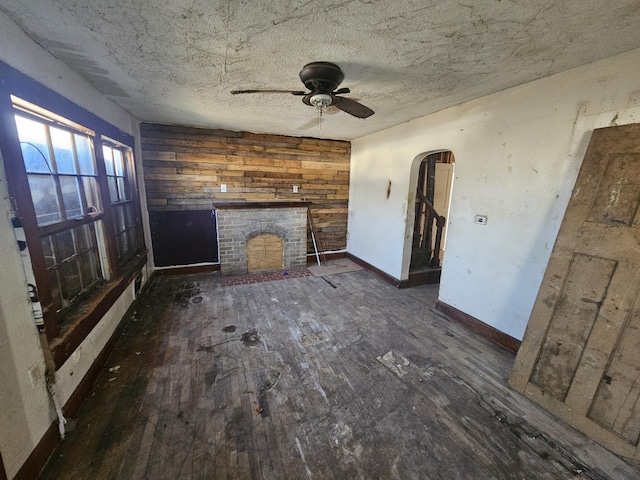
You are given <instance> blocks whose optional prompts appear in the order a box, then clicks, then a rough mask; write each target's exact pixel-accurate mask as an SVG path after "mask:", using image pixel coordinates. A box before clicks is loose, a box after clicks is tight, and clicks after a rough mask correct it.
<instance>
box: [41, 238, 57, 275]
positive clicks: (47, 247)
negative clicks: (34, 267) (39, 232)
mask: <svg viewBox="0 0 640 480" xmlns="http://www.w3.org/2000/svg"><path fill="white" fill-rule="evenodd" d="M42 253H43V255H44V264H45V266H46V267H47V268H50V267H53V266H54V265H55V264H56V257H55V255H54V253H53V245H52V244H51V237H44V238H43V239H42Z"/></svg>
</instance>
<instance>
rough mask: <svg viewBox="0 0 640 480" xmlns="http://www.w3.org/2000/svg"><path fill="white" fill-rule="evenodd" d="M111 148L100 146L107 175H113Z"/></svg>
mask: <svg viewBox="0 0 640 480" xmlns="http://www.w3.org/2000/svg"><path fill="white" fill-rule="evenodd" d="M111 152H113V150H112V149H111V148H109V147H107V146H106V145H103V146H102V155H103V156H104V166H105V168H106V169H107V175H115V170H114V169H113V154H112V153H111Z"/></svg>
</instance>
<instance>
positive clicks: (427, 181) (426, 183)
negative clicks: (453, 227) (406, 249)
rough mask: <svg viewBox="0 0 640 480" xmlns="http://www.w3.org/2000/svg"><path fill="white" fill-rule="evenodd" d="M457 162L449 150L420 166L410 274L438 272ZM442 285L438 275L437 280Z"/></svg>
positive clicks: (442, 254) (428, 157)
mask: <svg viewBox="0 0 640 480" xmlns="http://www.w3.org/2000/svg"><path fill="white" fill-rule="evenodd" d="M454 166H455V158H454V156H453V153H452V152H451V151H449V150H443V151H439V152H435V153H430V154H428V155H426V156H425V157H424V158H423V159H422V161H421V162H420V167H419V170H418V182H417V187H416V198H415V208H414V224H413V237H412V244H411V262H410V265H409V273H410V274H416V273H419V272H424V271H434V270H436V271H438V272H439V270H440V268H441V265H442V259H443V257H444V250H445V245H446V237H447V231H446V227H447V218H448V216H449V205H450V202H451V191H452V187H453V171H454ZM437 279H438V281H439V275H438V276H437Z"/></svg>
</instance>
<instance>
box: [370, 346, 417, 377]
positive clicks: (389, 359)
mask: <svg viewBox="0 0 640 480" xmlns="http://www.w3.org/2000/svg"><path fill="white" fill-rule="evenodd" d="M397 356H398V358H397V359H396V355H395V354H394V353H393V350H389V351H388V352H387V353H385V354H384V355H383V356H381V357H380V356H378V357H376V360H378V361H379V362H380V363H381V364H383V365H384V366H385V367H387V368H388V369H389V370H391V371H392V372H393V373H395V374H396V375H397V376H398V377H400V378H402V377H404V376H405V375H406V374H407V373H409V372H407V371H406V370H405V369H403V368H402V367H403V366H404V367H408V366H409V363H410V362H409V360H407V358H406V357H404V356H403V355H401V354H398V355H397Z"/></svg>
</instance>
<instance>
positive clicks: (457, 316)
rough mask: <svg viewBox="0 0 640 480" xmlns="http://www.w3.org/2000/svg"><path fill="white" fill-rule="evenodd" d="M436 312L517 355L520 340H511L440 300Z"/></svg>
mask: <svg viewBox="0 0 640 480" xmlns="http://www.w3.org/2000/svg"><path fill="white" fill-rule="evenodd" d="M436 310H438V311H439V312H442V313H444V314H445V315H446V316H448V317H450V318H452V319H453V320H456V321H457V322H460V323H462V324H463V325H464V326H466V327H468V328H469V329H470V330H473V331H474V332H476V333H479V334H480V335H482V336H483V337H485V338H488V339H489V340H491V341H492V342H494V343H497V344H498V345H500V346H501V347H503V348H506V349H507V350H509V351H510V352H513V353H518V349H519V348H520V343H521V342H520V340H517V339H515V338H513V337H512V336H511V335H508V334H506V333H504V332H501V331H500V330H498V329H496V328H494V327H492V326H491V325H487V324H486V323H484V322H483V321H481V320H478V319H477V318H475V317H472V316H471V315H469V314H468V313H464V312H463V311H462V310H458V309H457V308H455V307H452V306H451V305H449V304H446V303H444V302H441V301H440V300H438V301H437V302H436Z"/></svg>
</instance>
